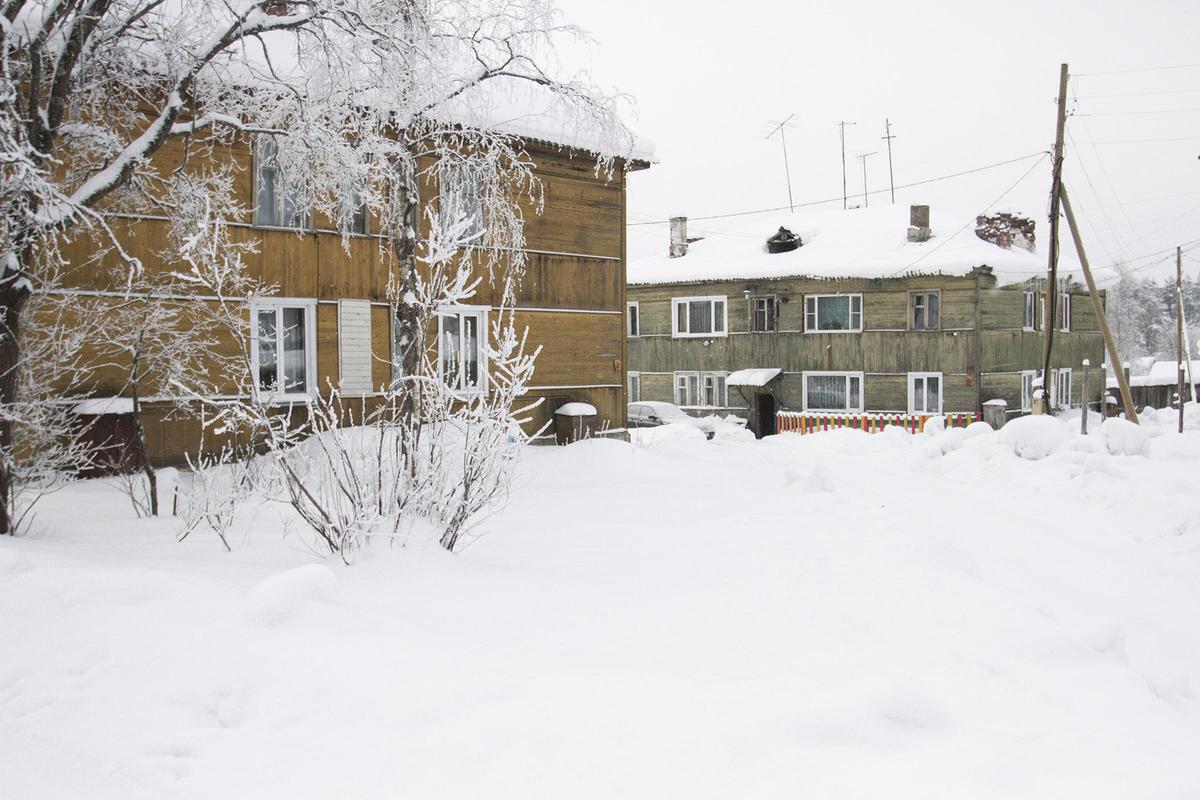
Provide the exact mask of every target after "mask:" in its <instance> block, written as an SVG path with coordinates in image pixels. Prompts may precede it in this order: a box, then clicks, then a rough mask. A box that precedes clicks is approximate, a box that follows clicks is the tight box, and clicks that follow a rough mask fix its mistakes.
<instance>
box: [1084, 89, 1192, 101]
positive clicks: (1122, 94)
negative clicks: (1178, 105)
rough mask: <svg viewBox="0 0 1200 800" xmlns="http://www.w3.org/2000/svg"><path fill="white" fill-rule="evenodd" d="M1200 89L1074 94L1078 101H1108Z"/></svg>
mask: <svg viewBox="0 0 1200 800" xmlns="http://www.w3.org/2000/svg"><path fill="white" fill-rule="evenodd" d="M1198 93H1200V89H1167V90H1164V91H1154V92H1114V93H1112V94H1082V95H1077V94H1072V95H1071V96H1072V97H1073V98H1074V99H1076V100H1107V99H1110V98H1113V97H1151V96H1159V95H1166V94H1198Z"/></svg>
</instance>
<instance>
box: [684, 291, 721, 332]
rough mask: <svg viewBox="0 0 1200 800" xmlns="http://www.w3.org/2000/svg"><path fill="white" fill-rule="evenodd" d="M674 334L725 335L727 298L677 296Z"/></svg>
mask: <svg viewBox="0 0 1200 800" xmlns="http://www.w3.org/2000/svg"><path fill="white" fill-rule="evenodd" d="M671 303H672V305H673V306H674V310H675V313H674V325H673V328H672V331H673V334H674V335H675V336H677V337H680V336H724V335H725V298H724V297H723V296H722V297H676V298H674V299H673V300H672V301H671Z"/></svg>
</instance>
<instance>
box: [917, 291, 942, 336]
mask: <svg viewBox="0 0 1200 800" xmlns="http://www.w3.org/2000/svg"><path fill="white" fill-rule="evenodd" d="M909 303H910V305H911V307H912V315H911V319H912V329H913V330H914V331H936V330H937V329H938V328H939V327H940V326H941V296H940V295H939V294H938V293H937V292H914V293H913V294H911V295H909Z"/></svg>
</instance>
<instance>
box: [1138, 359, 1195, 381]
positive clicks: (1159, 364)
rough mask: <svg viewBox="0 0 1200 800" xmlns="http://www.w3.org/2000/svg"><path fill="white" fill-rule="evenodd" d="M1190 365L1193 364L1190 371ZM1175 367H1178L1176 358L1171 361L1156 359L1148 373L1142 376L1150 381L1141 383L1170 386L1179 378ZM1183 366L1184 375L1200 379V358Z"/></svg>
mask: <svg viewBox="0 0 1200 800" xmlns="http://www.w3.org/2000/svg"><path fill="white" fill-rule="evenodd" d="M1189 366H1191V371H1190V372H1189V371H1187V370H1188V367H1189ZM1175 367H1176V363H1175V359H1171V360H1170V361H1155V362H1154V363H1153V364H1151V365H1150V371H1149V372H1148V373H1146V374H1145V375H1144V376H1142V377H1144V378H1146V380H1147V381H1148V382H1147V383H1144V384H1141V385H1143V386H1170V385H1173V384H1174V383H1175V382H1176V381H1177V380H1178V378H1177V377H1176V374H1175ZM1183 368H1184V375H1191V376H1192V380H1193V381H1200V359H1195V360H1193V361H1191V362H1190V365H1189V364H1188V363H1184V365H1183Z"/></svg>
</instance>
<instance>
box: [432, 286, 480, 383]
mask: <svg viewBox="0 0 1200 800" xmlns="http://www.w3.org/2000/svg"><path fill="white" fill-rule="evenodd" d="M437 318H438V346H437V356H438V377H439V378H440V379H441V381H442V382H443V383H444V384H446V385H447V386H449V387H450V388H451V389H452V390H453V391H455V392H461V393H463V394H482V393H484V392H486V391H487V309H486V308H481V307H477V306H446V307H444V308H441V309H439V310H438V312H437Z"/></svg>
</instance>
